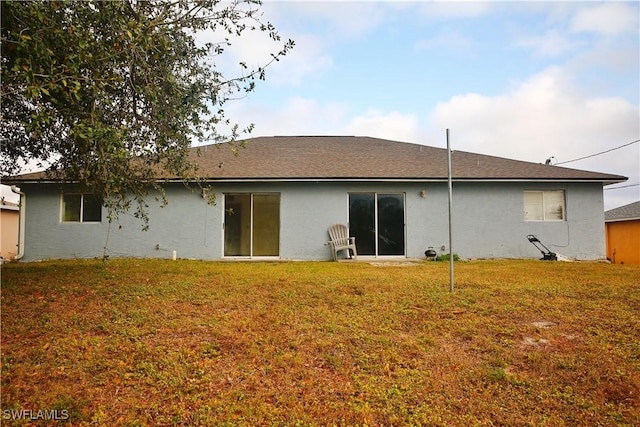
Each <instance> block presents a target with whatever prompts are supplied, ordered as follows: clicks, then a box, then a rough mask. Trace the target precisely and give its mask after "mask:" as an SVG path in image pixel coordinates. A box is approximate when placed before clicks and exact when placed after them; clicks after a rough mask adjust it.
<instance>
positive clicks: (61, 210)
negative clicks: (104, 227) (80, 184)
mask: <svg viewBox="0 0 640 427" xmlns="http://www.w3.org/2000/svg"><path fill="white" fill-rule="evenodd" d="M85 195H87V194H85V193H61V194H60V222H61V223H64V224H99V223H101V222H102V205H100V219H99V220H98V221H85V220H84V197H85ZM65 196H80V217H79V220H78V221H69V220H65V219H64V212H65V201H64V198H65Z"/></svg>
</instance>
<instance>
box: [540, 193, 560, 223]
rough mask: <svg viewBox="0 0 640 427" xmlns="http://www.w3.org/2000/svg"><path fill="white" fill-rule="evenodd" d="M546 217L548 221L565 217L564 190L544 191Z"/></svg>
mask: <svg viewBox="0 0 640 427" xmlns="http://www.w3.org/2000/svg"><path fill="white" fill-rule="evenodd" d="M544 219H545V220H546V221H562V220H563V219H564V191H545V192H544Z"/></svg>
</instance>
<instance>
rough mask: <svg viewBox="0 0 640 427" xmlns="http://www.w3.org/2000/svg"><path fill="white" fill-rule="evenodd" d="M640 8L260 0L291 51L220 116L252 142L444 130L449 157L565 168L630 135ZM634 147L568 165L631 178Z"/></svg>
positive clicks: (441, 141) (620, 194)
mask: <svg viewBox="0 0 640 427" xmlns="http://www.w3.org/2000/svg"><path fill="white" fill-rule="evenodd" d="M639 10H640V8H639V3H638V2H593V1H588V2H575V1H570V2H496V1H491V2H480V1H469V2H452V1H445V2H379V1H356V2H345V1H322V2H308V1H269V0H267V1H266V2H265V5H264V7H263V12H264V18H265V19H267V20H269V21H271V22H272V23H273V24H274V25H275V26H276V28H277V29H278V30H279V32H280V34H281V36H282V37H283V38H284V39H287V38H291V39H293V40H294V41H295V42H296V47H295V48H294V50H293V52H292V53H291V54H290V55H288V56H287V57H285V58H284V59H282V61H280V62H279V63H277V64H275V65H274V66H272V67H270V68H268V70H267V79H266V81H265V82H260V83H259V84H258V86H257V88H256V90H255V92H253V93H251V94H250V95H249V96H247V97H246V98H244V99H242V100H238V101H233V102H231V103H229V104H227V106H226V107H227V108H226V109H227V112H228V114H229V115H230V117H232V118H234V119H236V120H239V121H241V122H242V123H247V122H252V123H255V125H256V127H255V129H254V131H253V133H252V135H253V136H264V135H308V134H313V135H366V136H374V137H381V138H389V139H393V140H398V141H406V142H414V143H419V144H425V145H432V146H438V147H444V146H445V144H446V141H445V129H447V128H449V129H450V132H451V144H452V148H453V149H454V150H462V151H472V152H478V153H483V154H490V155H495V156H501V157H509V158H514V159H518V160H525V161H532V162H544V161H545V160H546V159H547V158H549V157H551V156H553V157H554V158H555V160H554V162H564V161H569V160H572V159H575V158H578V157H583V156H587V155H591V154H595V153H598V152H601V151H605V150H608V149H611V148H615V147H617V146H620V145H623V144H626V143H629V142H631V141H633V140H636V139H639V138H640V110H639V105H640V87H639V85H640V65H639V64H640V57H639V54H640V53H639V52H640V46H639V40H640V35H639V31H638V28H639V13H640V11H639ZM267 46H268V43H266V42H264V41H263V40H260V39H259V37H258V36H257V35H256V37H255V38H254V37H253V36H252V37H247V38H245V39H244V40H238V41H237V43H236V44H235V45H234V46H232V47H231V48H230V52H232V55H237V58H241V57H243V58H245V59H246V57H247V56H248V57H249V58H250V60H253V61H254V63H255V64H258V63H259V62H260V61H261V60H264V58H265V56H264V51H265V47H267ZM243 55H244V56H243ZM233 59H236V58H231V59H229V61H230V62H232V61H233ZM249 62H251V61H249ZM639 146H640V143H635V144H631V145H629V146H627V147H624V148H621V149H619V150H615V151H612V152H610V153H608V154H604V155H600V156H595V157H592V158H590V159H585V160H581V161H578V162H571V163H567V164H566V165H565V166H566V167H573V168H577V169H587V170H595V171H599V172H607V173H614V174H620V175H625V176H628V177H629V181H628V182H627V183H625V184H619V185H617V186H622V185H630V184H638V183H639V182H640V176H639V175H640V148H639ZM604 194H605V209H610V208H613V207H617V206H620V205H624V204H627V203H631V202H633V201H637V200H640V186H638V185H636V186H632V187H626V188H621V189H618V190H606V191H605V192H604Z"/></svg>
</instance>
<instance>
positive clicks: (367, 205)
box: [349, 193, 376, 255]
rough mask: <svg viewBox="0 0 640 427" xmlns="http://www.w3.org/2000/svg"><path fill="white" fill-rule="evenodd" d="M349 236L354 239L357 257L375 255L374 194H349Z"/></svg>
mask: <svg viewBox="0 0 640 427" xmlns="http://www.w3.org/2000/svg"><path fill="white" fill-rule="evenodd" d="M349 235H351V236H353V237H355V238H356V249H357V250H358V255H375V254H376V221H375V194H373V193H370V194H369V193H353V194H349Z"/></svg>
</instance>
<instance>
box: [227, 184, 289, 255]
mask: <svg viewBox="0 0 640 427" xmlns="http://www.w3.org/2000/svg"><path fill="white" fill-rule="evenodd" d="M224 209H225V213H224V256H246V257H251V256H278V255H279V254H280V194H272V193H268V194H225V195H224Z"/></svg>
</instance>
